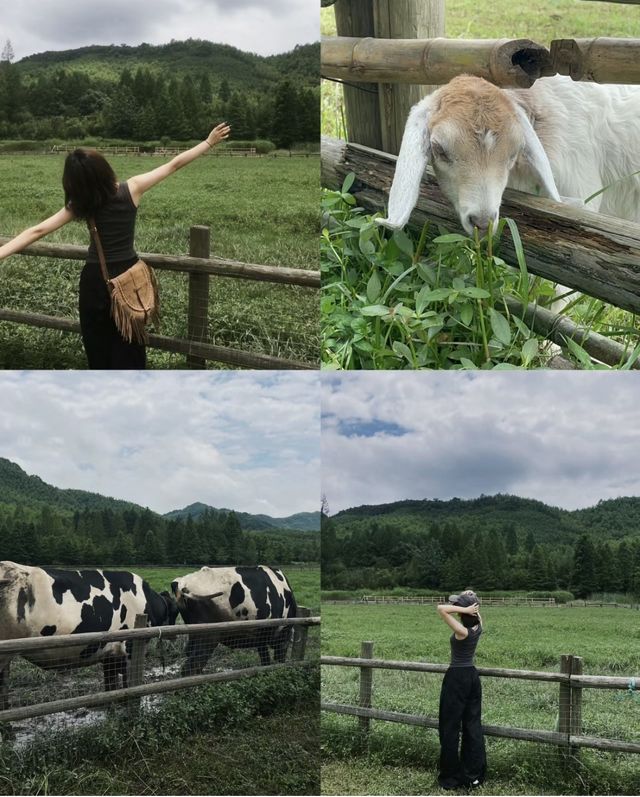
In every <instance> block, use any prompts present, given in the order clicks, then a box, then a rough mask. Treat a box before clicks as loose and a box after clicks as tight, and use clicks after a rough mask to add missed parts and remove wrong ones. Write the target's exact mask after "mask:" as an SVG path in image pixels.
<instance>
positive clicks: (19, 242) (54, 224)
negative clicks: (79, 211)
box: [0, 208, 75, 260]
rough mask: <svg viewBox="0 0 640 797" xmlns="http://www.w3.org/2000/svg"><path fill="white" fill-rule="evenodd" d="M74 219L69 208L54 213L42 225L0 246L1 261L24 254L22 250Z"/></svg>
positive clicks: (25, 231) (37, 225)
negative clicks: (20, 253)
mask: <svg viewBox="0 0 640 797" xmlns="http://www.w3.org/2000/svg"><path fill="white" fill-rule="evenodd" d="M74 218H75V216H74V215H73V213H72V212H71V211H70V210H69V209H68V208H62V210H59V211H58V212H57V213H54V214H53V216H49V218H48V219H45V220H44V221H41V222H40V224H35V225H34V226H33V227H29V228H27V229H26V230H24V231H23V232H21V233H20V234H19V235H16V237H15V238H12V239H11V240H10V241H9V242H8V243H6V244H4V246H0V260H4V258H5V257H9V255H15V254H16V253H17V252H22V250H23V249H26V248H27V246H29V245H30V244H32V243H35V242H36V241H39V240H40V238H43V237H44V236H45V235H48V234H49V233H50V232H53V231H54V230H58V229H60V227H64V225H65V224H68V223H69V222H70V221H73V219H74Z"/></svg>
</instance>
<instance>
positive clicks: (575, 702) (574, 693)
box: [569, 656, 583, 758]
mask: <svg viewBox="0 0 640 797" xmlns="http://www.w3.org/2000/svg"><path fill="white" fill-rule="evenodd" d="M582 668H583V659H582V657H581V656H572V657H571V680H570V681H569V687H570V688H571V718H570V725H569V734H570V736H571V737H573V736H581V735H582V687H581V686H580V684H578V683H577V682H576V681H574V677H575V676H578V675H582ZM569 749H570V750H571V754H572V755H573V757H574V758H577V757H578V755H579V749H578V747H577V746H576V745H573V744H572V745H571V746H570V748H569Z"/></svg>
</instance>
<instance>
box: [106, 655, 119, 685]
mask: <svg viewBox="0 0 640 797" xmlns="http://www.w3.org/2000/svg"><path fill="white" fill-rule="evenodd" d="M102 671H103V673H104V691H105V692H113V690H114V689H117V688H118V674H119V672H120V664H119V660H118V659H117V658H114V657H113V656H109V657H108V658H106V659H104V660H103V662H102Z"/></svg>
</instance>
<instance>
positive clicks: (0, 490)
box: [0, 457, 142, 512]
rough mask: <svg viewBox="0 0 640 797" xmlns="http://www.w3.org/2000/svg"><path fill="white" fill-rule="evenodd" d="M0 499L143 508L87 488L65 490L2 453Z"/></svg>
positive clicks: (72, 507)
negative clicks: (29, 471) (26, 469)
mask: <svg viewBox="0 0 640 797" xmlns="http://www.w3.org/2000/svg"><path fill="white" fill-rule="evenodd" d="M0 503H1V504H11V505H24V504H26V505H28V506H30V507H32V508H38V509H40V508H42V507H44V506H47V507H52V508H55V509H57V510H62V511H68V512H75V511H76V510H80V511H81V510H83V509H89V510H100V509H112V510H114V511H122V510H125V509H139V510H141V511H142V507H139V506H138V505H137V504H133V503H131V502H130V501H121V500H120V499H118V498H109V497H107V496H104V495H99V494H98V493H91V492H87V491H86V490H63V489H60V488H59V487H53V486H52V485H51V484H47V483H46V482H44V481H42V479H41V478H40V477H39V476H29V475H28V474H27V473H26V472H25V471H24V470H23V469H22V468H21V467H20V466H19V465H17V464H16V463H15V462H11V461H10V460H8V459H4V458H3V457H0Z"/></svg>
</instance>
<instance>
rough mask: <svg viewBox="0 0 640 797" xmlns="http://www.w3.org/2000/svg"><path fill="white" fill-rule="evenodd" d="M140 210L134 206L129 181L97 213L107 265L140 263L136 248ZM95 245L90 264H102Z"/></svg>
mask: <svg viewBox="0 0 640 797" xmlns="http://www.w3.org/2000/svg"><path fill="white" fill-rule="evenodd" d="M137 212H138V208H137V207H136V206H135V205H134V204H133V199H131V194H130V193H129V186H128V185H127V183H126V181H125V182H122V183H120V185H119V186H118V190H117V191H116V194H115V196H114V197H113V199H111V200H110V201H109V202H108V203H107V204H106V205H105V206H104V207H102V208H101V209H100V210H99V211H98V212H97V213H96V217H95V218H96V227H97V228H98V235H99V236H100V242H101V243H102V248H103V249H104V256H105V260H106V261H107V263H122V262H124V261H128V260H137V255H136V250H135V249H134V246H133V236H134V232H135V227H136V214H137ZM99 262H100V261H99V259H98V252H97V250H96V245H95V243H94V242H93V238H92V239H91V243H90V245H89V252H88V254H87V263H99Z"/></svg>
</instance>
